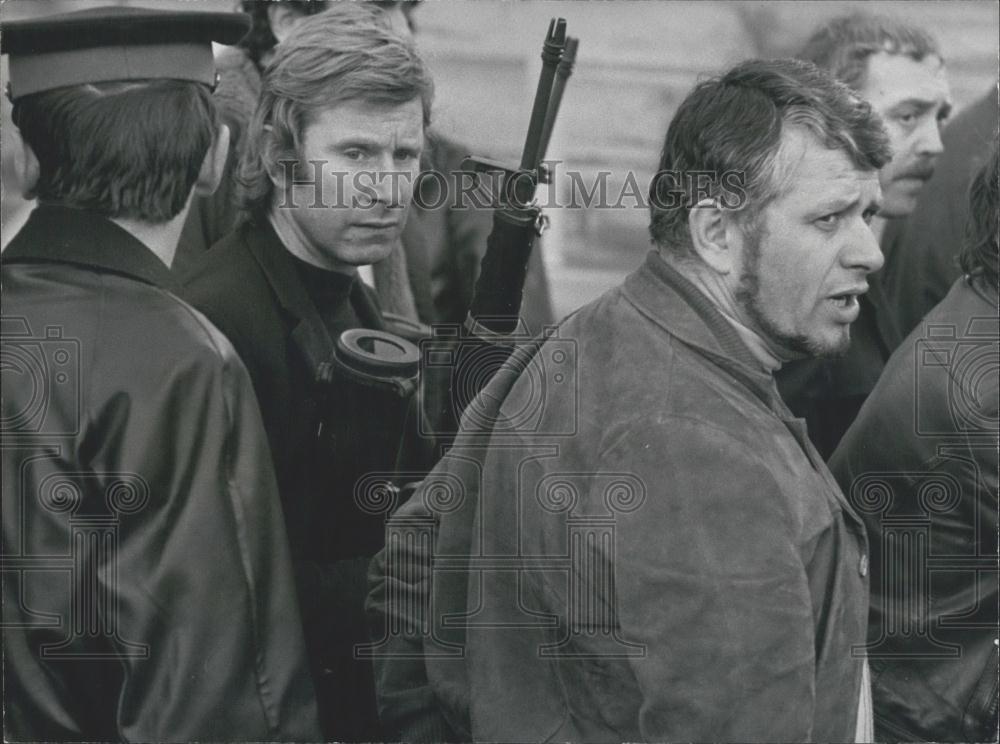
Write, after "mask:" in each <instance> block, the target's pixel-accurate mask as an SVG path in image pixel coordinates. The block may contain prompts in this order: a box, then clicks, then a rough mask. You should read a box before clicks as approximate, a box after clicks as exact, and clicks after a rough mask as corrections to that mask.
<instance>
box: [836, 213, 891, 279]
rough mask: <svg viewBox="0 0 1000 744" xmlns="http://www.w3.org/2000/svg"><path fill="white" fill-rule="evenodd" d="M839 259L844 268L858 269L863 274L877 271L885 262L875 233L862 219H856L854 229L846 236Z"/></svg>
mask: <svg viewBox="0 0 1000 744" xmlns="http://www.w3.org/2000/svg"><path fill="white" fill-rule="evenodd" d="M841 259H842V263H843V265H844V267H845V268H849V269H860V270H861V271H863V272H864V273H865V274H871V273H873V272H876V271H878V270H879V269H881V268H882V264H884V263H885V257H884V256H883V255H882V249H881V248H880V247H879V244H878V240H876V239H875V233H873V232H872V230H871V227H869V226H868V224H867V223H865V221H864V220H862V219H858V221H857V225H856V226H855V228H854V230H852V231H851V234H850V235H848V236H847V244H846V246H845V247H844V250H843V252H842V254H841Z"/></svg>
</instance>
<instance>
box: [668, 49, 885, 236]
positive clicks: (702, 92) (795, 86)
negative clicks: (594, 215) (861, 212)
mask: <svg viewBox="0 0 1000 744" xmlns="http://www.w3.org/2000/svg"><path fill="white" fill-rule="evenodd" d="M785 126H799V127H802V128H804V129H806V130H807V131H809V132H810V133H811V134H812V135H814V136H815V137H816V139H817V140H818V141H819V142H821V143H822V144H823V145H825V146H826V147H828V148H830V149H835V150H841V151H843V152H844V153H846V154H847V155H848V157H850V159H851V161H852V162H853V163H854V164H855V165H856V166H857V167H858V168H860V169H862V170H872V171H874V170H878V169H879V168H881V167H882V166H883V165H885V164H886V163H887V162H889V158H890V156H891V151H890V149H889V139H888V135H887V134H886V132H885V128H884V127H883V125H882V121H881V119H879V118H878V116H876V115H875V114H874V113H873V112H872V110H871V106H870V105H869V104H868V103H867V102H865V101H863V100H862V99H861V98H860V97H858V96H857V95H856V94H855V93H853V92H852V91H851V90H850V89H849V88H848V87H847V86H845V85H843V84H842V83H839V82H837V81H836V80H834V79H833V78H832V77H830V76H829V75H828V74H826V73H825V72H823V71H822V70H820V69H819V68H817V67H816V66H815V65H812V64H810V63H808V62H803V61H801V60H794V59H779V60H751V61H748V62H743V63H741V64H739V65H737V66H736V67H734V68H733V69H732V70H730V71H729V72H727V73H725V74H724V75H722V76H721V77H716V78H712V79H710V80H706V81H704V82H702V83H699V84H698V85H697V86H695V88H694V90H693V91H691V93H690V94H688V96H687V98H685V99H684V101H683V102H682V103H681V105H680V107H679V108H678V110H677V113H676V114H675V115H674V118H673V120H672V121H671V122H670V127H669V128H668V129H667V136H666V140H665V142H664V144H663V150H662V152H661V155H660V166H659V171H658V173H657V177H656V178H654V181H653V185H652V187H651V189H650V203H651V207H650V212H651V221H650V226H649V231H650V234H651V235H652V238H653V242H654V243H656V244H657V245H659V246H661V247H668V246H669V247H670V248H671V249H672V250H674V251H675V252H676V253H678V254H679V255H685V254H686V253H687V252H688V251H689V249H690V233H689V231H688V215H689V213H690V210H691V207H692V206H694V203H693V202H694V201H695V197H694V194H693V192H692V188H691V181H690V180H687V179H683V178H682V179H680V183H679V184H678V183H677V182H676V181H673V182H671V181H669V180H668V179H665V178H662V177H661V176H662V175H663V174H667V173H670V174H678V173H680V174H690V173H709V174H711V176H710V178H711V183H710V184H709V194H708V195H709V196H710V197H712V198H714V197H716V196H718V195H719V194H720V193H722V191H723V189H724V187H725V183H724V179H725V177H726V174H732V173H737V174H741V176H742V186H743V190H744V192H745V196H746V198H745V200H744V201H743V203H742V204H741V205H739V213H738V215H737V219H738V220H739V221H740V223H741V224H742V225H744V227H746V226H747V225H749V224H751V223H752V222H753V221H754V219H755V218H756V217H757V215H759V214H760V212H761V210H762V209H764V207H765V206H767V204H768V203H770V202H771V201H772V200H773V199H774V198H775V197H777V196H778V195H779V194H780V192H781V178H780V174H779V173H778V172H777V170H778V165H779V163H778V152H779V149H780V146H781V133H782V130H783V128H784V127H785ZM668 183H669V184H670V185H669V186H668V185H667V184H668ZM685 184H687V185H686V186H685ZM668 189H669V190H671V191H674V192H676V191H677V190H678V189H680V190H681V191H684V194H683V197H684V198H683V200H682V201H681V202H680V204H678V205H674V204H673V203H672V202H671V194H670V193H668ZM668 204H670V206H668Z"/></svg>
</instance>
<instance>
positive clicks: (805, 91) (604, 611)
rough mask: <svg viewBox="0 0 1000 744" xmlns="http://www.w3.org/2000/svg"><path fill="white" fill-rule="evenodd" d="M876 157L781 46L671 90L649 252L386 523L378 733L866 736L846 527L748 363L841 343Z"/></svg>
mask: <svg viewBox="0 0 1000 744" xmlns="http://www.w3.org/2000/svg"><path fill="white" fill-rule="evenodd" d="M748 121H751V122H755V124H754V125H753V126H750V127H748V126H747V122H748ZM762 152H763V153H764V154H765V156H763V157H762V156H761V155H760V154H761V153H762ZM888 154H889V151H888V146H887V141H886V136H885V132H884V130H883V128H882V127H881V125H880V124H879V122H878V120H877V119H876V118H875V117H874V116H873V115H872V114H871V111H870V109H869V108H868V107H867V105H866V104H864V103H863V102H861V100H860V99H859V98H857V96H855V95H853V94H851V93H850V92H849V91H848V89H847V88H846V87H844V86H842V85H841V84H839V83H837V82H835V81H834V80H832V78H829V77H828V76H827V75H826V74H825V73H822V72H821V71H819V70H818V69H817V68H815V67H814V66H812V65H811V64H809V63H805V62H797V61H793V60H781V61H772V62H748V63H744V64H742V65H740V66H738V67H736V68H734V69H733V70H731V71H730V72H728V73H727V74H725V75H723V76H722V77H720V78H716V79H712V80H708V81H706V82H704V83H701V84H699V85H698V86H697V87H696V88H695V89H694V91H693V92H692V93H691V94H690V95H689V96H688V98H687V99H686V100H685V101H684V103H682V104H681V107H680V109H679V111H678V112H677V114H676V116H675V117H674V120H673V122H672V123H671V125H670V128H669V130H668V132H667V136H666V141H665V144H664V148H663V154H662V157H661V161H660V167H659V176H658V178H657V179H656V181H655V182H654V185H653V187H652V188H651V194H650V195H651V201H652V203H653V207H652V223H651V228H650V230H651V233H652V236H653V242H654V245H655V250H654V251H652V252H651V253H650V254H649V256H648V258H647V260H646V262H645V263H644V264H643V265H642V266H641V267H640V268H639V269H638V270H637V271H636V272H634V273H633V274H632V275H631V276H630V277H628V278H627V279H626V280H625V282H624V284H623V285H622V286H620V287H618V288H616V289H613V290H611V291H610V292H608V293H607V294H606V295H604V296H603V297H602V298H600V299H598V300H597V301H595V302H594V303H591V304H590V305H587V306H585V307H584V308H582V309H581V310H579V311H578V312H576V313H575V314H573V315H572V316H570V317H569V318H567V319H566V320H565V321H564V322H563V323H562V324H561V325H560V326H559V327H558V328H557V330H556V332H555V333H554V334H552V335H551V336H550V337H548V338H545V339H542V340H540V342H539V343H538V344H537V345H536V346H535V347H526V348H524V349H520V350H518V352H517V353H515V354H514V355H513V356H512V357H511V359H510V361H509V362H508V363H507V364H506V365H505V367H504V368H503V369H501V371H500V372H498V373H497V375H496V376H495V378H494V379H493V381H492V382H491V383H490V385H489V386H487V388H486V389H485V390H484V391H483V393H482V395H481V396H480V397H479V398H478V399H477V401H475V402H473V404H472V405H471V406H470V407H469V408H468V409H467V410H466V413H465V417H464V420H463V427H462V431H461V433H460V434H459V436H458V438H457V439H456V442H455V446H454V447H453V448H452V449H451V450H450V451H449V452H448V454H447V455H446V456H445V458H444V459H443V460H442V461H441V462H440V463H439V464H438V466H437V468H436V469H435V472H434V473H432V474H431V476H429V477H428V478H427V479H426V480H425V482H424V484H423V485H422V487H421V488H420V489H419V490H418V491H417V493H416V494H415V495H414V497H413V498H412V499H411V500H410V501H409V502H408V503H407V504H405V505H404V506H403V507H401V508H400V509H399V510H398V511H397V512H396V514H395V515H394V517H393V518H392V520H391V521H390V524H389V528H388V529H389V535H388V539H387V545H388V547H387V549H386V550H385V551H384V552H383V553H382V554H381V555H380V557H379V560H377V561H376V562H375V563H374V564H373V568H372V572H371V578H372V583H373V586H372V591H371V593H370V595H369V617H370V620H371V622H372V626H373V632H374V637H375V638H376V639H377V640H376V641H375V646H374V647H373V648H372V649H370V652H371V653H372V654H373V655H375V656H376V657H377V658H376V682H377V685H378V690H379V697H380V711H381V715H382V720H383V724H384V725H385V726H386V727H387V730H388V731H389V732H391V734H392V735H394V736H395V737H396V738H402V739H405V740H423V741H431V740H436V739H440V738H442V737H444V736H451V737H455V738H457V739H458V740H470V739H472V740H504V741H529V740H559V741H586V742H595V741H609V742H610V741H614V742H618V741H623V740H626V741H639V740H643V741H865V740H869V739H867V738H866V737H868V736H870V730H871V710H870V698H869V695H868V690H869V683H868V677H867V672H866V664H865V659H864V653H863V650H862V649H861V647H862V646H863V644H864V640H865V622H866V618H867V613H868V602H867V591H868V577H867V574H868V564H867V555H866V553H867V547H866V541H865V533H864V527H863V524H862V523H861V521H860V520H859V519H858V517H857V516H856V515H855V514H854V512H853V511H852V510H851V508H850V507H849V506H848V504H847V502H846V501H845V499H844V497H843V495H842V493H841V491H840V489H839V488H838V487H837V484H836V482H835V481H834V480H833V478H832V476H831V475H830V473H829V471H828V470H827V468H826V466H825V464H824V463H823V461H822V458H820V456H819V455H818V453H817V452H816V450H815V448H814V447H813V445H812V444H811V443H810V441H809V437H808V433H807V431H806V427H805V424H804V422H803V421H802V420H801V419H796V418H795V417H794V416H793V415H792V414H791V413H790V412H789V411H788V409H787V408H786V406H785V405H784V403H783V402H782V401H781V399H780V397H779V395H778V392H777V388H776V386H775V382H774V377H773V372H774V370H775V369H777V368H779V367H780V365H781V364H782V363H783V362H784V361H787V360H789V359H793V358H801V357H805V356H809V355H813V356H814V355H819V354H826V353H835V352H837V351H839V350H842V349H843V348H844V346H845V345H846V344H847V343H848V341H849V338H850V324H851V322H852V321H853V320H854V319H855V318H856V317H857V312H858V303H857V296H858V295H859V294H860V293H862V292H864V291H865V289H866V284H865V277H866V276H867V275H868V274H869V273H871V272H873V271H875V270H877V269H878V268H879V267H880V266H881V254H880V253H879V250H878V245H877V243H876V241H875V239H874V237H873V236H872V234H871V231H870V230H869V228H868V221H869V219H870V218H871V215H872V214H873V213H874V211H875V210H876V209H877V208H878V204H879V201H880V189H879V183H878V169H879V168H880V167H881V166H882V165H883V164H884V163H885V162H886V161H887V159H888ZM711 170H714V173H715V177H714V178H713V180H712V183H711V185H710V186H709V187H708V188H707V189H706V190H705V191H703V192H702V193H697V192H696V191H695V190H694V189H693V188H690V187H687V188H686V186H685V185H686V184H689V183H690V182H689V181H687V180H686V179H684V174H685V173H688V172H695V171H697V172H705V171H711ZM778 174H780V177H779V176H778ZM421 530H423V532H421ZM421 654H422V658H421Z"/></svg>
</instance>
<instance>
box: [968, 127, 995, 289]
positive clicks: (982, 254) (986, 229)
mask: <svg viewBox="0 0 1000 744" xmlns="http://www.w3.org/2000/svg"><path fill="white" fill-rule="evenodd" d="M998 165H1000V153H998V140H997V139H996V138H994V140H993V149H992V151H991V152H990V155H989V157H988V158H987V160H986V162H985V163H983V166H982V167H981V168H980V169H979V170H978V171H977V172H976V176H975V178H973V179H972V185H971V186H970V187H969V219H968V222H967V223H966V227H965V245H964V246H963V249H962V255H961V261H962V270H963V271H965V273H967V274H975V273H980V272H981V273H982V275H983V276H984V277H985V278H986V280H987V281H988V282H989V283H990V284H991V285H992V286H993V288H994V289H996V288H997V285H998V277H997V262H998V258H1000V246H998V244H997V238H998V235H997V233H998V232H1000V208H998V200H1000V194H998V193H997V192H998V188H1000V186H998V183H997V181H998V179H1000V172H998Z"/></svg>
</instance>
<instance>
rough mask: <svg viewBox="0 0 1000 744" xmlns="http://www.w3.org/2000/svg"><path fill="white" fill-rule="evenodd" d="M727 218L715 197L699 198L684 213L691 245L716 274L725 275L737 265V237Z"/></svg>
mask: <svg viewBox="0 0 1000 744" xmlns="http://www.w3.org/2000/svg"><path fill="white" fill-rule="evenodd" d="M731 222H732V221H731V220H729V219H727V218H726V213H725V211H724V210H722V209H721V208H720V207H719V202H718V200H717V199H702V200H701V201H700V202H698V203H697V204H696V205H695V206H694V207H692V208H691V210H690V211H689V212H688V230H689V231H690V233H691V247H692V249H693V250H694V252H695V254H696V255H697V256H698V257H699V258H701V260H702V261H704V262H705V263H706V264H707V265H708V266H710V267H711V268H712V269H713V270H714V271H715V272H716V273H718V274H722V275H728V274H730V273H732V272H733V271H734V270H735V269H736V268H737V261H738V257H737V256H736V253H737V250H736V249H737V248H738V246H736V245H734V244H733V243H734V240H738V238H736V235H735V234H734V232H733V231H732V229H731V227H732V225H731Z"/></svg>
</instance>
